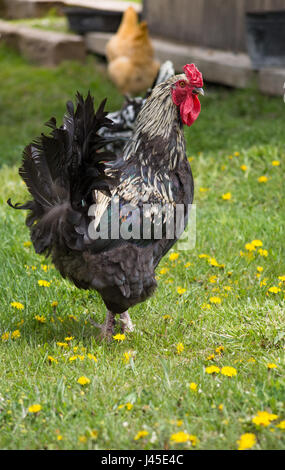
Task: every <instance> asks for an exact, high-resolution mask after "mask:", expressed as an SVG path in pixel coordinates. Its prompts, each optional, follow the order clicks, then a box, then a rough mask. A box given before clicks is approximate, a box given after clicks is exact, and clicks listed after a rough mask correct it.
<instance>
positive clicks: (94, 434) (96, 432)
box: [89, 429, 98, 440]
mask: <svg viewBox="0 0 285 470" xmlns="http://www.w3.org/2000/svg"><path fill="white" fill-rule="evenodd" d="M89 433H90V437H91V439H94V440H96V439H97V437H98V431H96V429H93V430H92V431H89Z"/></svg>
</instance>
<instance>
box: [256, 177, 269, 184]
mask: <svg viewBox="0 0 285 470" xmlns="http://www.w3.org/2000/svg"><path fill="white" fill-rule="evenodd" d="M257 181H258V182H259V183H267V181H268V177H267V176H260V177H259V178H258V180H257Z"/></svg>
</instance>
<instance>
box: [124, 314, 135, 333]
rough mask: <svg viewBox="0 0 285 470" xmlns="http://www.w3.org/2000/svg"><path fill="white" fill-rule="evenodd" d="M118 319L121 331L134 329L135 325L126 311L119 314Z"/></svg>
mask: <svg viewBox="0 0 285 470" xmlns="http://www.w3.org/2000/svg"><path fill="white" fill-rule="evenodd" d="M120 321H121V322H122V332H123V333H131V332H132V331H134V329H135V327H134V325H133V322H132V320H131V317H130V315H129V313H128V311H126V312H123V313H121V314H120Z"/></svg>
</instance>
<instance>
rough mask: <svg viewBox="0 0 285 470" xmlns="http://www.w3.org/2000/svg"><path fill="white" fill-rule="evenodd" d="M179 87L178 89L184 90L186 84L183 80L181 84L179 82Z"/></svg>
mask: <svg viewBox="0 0 285 470" xmlns="http://www.w3.org/2000/svg"><path fill="white" fill-rule="evenodd" d="M179 86H180V88H185V87H186V83H185V82H184V80H181V82H179Z"/></svg>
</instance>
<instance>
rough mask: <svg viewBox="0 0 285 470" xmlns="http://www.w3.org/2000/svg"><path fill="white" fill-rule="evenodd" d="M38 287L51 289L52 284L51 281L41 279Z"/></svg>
mask: <svg viewBox="0 0 285 470" xmlns="http://www.w3.org/2000/svg"><path fill="white" fill-rule="evenodd" d="M38 285H39V286H40V287H50V282H49V281H45V280H44V279H39V280H38Z"/></svg>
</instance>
